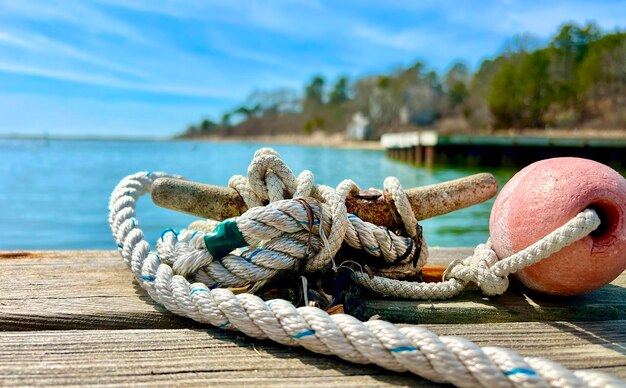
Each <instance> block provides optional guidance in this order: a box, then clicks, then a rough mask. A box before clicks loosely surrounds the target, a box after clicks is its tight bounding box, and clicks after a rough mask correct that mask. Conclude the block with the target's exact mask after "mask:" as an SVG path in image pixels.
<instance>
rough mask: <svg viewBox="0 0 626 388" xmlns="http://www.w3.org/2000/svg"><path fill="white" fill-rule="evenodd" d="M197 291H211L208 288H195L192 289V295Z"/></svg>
mask: <svg viewBox="0 0 626 388" xmlns="http://www.w3.org/2000/svg"><path fill="white" fill-rule="evenodd" d="M196 292H209V290H207V289H206V288H194V289H193V290H191V295H193V294H195V293H196Z"/></svg>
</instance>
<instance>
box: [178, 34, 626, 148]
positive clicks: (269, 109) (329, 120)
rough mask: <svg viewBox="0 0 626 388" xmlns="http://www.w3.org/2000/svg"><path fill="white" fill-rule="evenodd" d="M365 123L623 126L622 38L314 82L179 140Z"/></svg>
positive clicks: (584, 37) (482, 128) (558, 38)
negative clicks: (472, 65)
mask: <svg viewBox="0 0 626 388" xmlns="http://www.w3.org/2000/svg"><path fill="white" fill-rule="evenodd" d="M357 112H360V113H361V114H362V115H364V116H365V117H367V119H368V120H369V123H370V125H369V127H370V128H371V130H370V131H369V132H368V137H369V138H377V137H378V136H380V134H381V133H384V132H389V131H402V130H409V129H415V128H416V127H429V128H438V129H439V130H440V131H445V132H468V133H477V132H491V131H496V130H500V129H511V128H514V129H524V128H533V129H542V128H583V127H584V128H603V129H615V128H618V129H620V128H621V129H624V128H626V33H624V32H621V31H615V32H611V33H603V32H602V31H601V30H600V29H599V28H598V27H597V25H595V24H594V23H588V24H586V25H584V26H581V25H577V24H573V23H570V24H565V25H563V26H562V27H561V28H560V29H559V31H558V32H557V33H556V35H554V37H553V38H552V39H551V40H550V41H549V42H548V43H547V44H546V45H543V46H542V45H539V44H537V43H536V41H535V40H534V39H532V38H530V37H528V36H519V37H517V38H514V39H513V40H511V42H510V43H509V45H508V47H507V48H506V49H505V50H503V52H502V53H501V54H500V55H498V56H496V57H495V58H492V59H487V60H484V61H483V62H482V64H481V65H480V67H479V68H478V69H477V70H476V71H475V72H471V71H470V69H469V67H468V66H467V64H465V63H464V62H456V63H454V64H452V65H451V66H450V68H449V70H448V71H447V72H445V73H444V74H439V73H438V72H436V71H435V70H433V69H430V68H429V67H428V66H427V65H426V64H425V63H423V62H416V63H414V64H413V65H411V66H409V67H400V68H397V69H395V70H394V71H392V72H391V73H390V74H378V75H369V76H366V77H363V78H360V79H355V80H352V79H349V78H348V77H346V76H343V77H339V78H338V79H337V80H336V81H335V82H334V83H332V84H331V85H329V84H328V82H327V81H326V79H325V78H324V77H323V76H321V75H317V76H314V77H313V78H312V79H311V81H310V82H309V83H308V84H307V85H306V86H305V88H304V90H303V91H302V92H298V91H295V90H291V89H287V88H278V89H274V90H266V91H263V90H256V91H253V92H252V93H251V94H250V96H249V97H248V98H247V99H246V101H245V102H244V103H243V104H241V105H240V106H238V107H236V108H235V109H233V110H231V111H228V112H226V113H224V114H223V116H222V117H221V118H220V120H216V121H212V120H209V119H205V120H203V121H202V122H201V123H199V124H197V125H191V126H189V127H188V128H187V130H186V132H185V135H186V136H197V135H200V136H202V135H205V134H217V135H223V136H228V135H238V136H246V135H272V134H281V133H305V134H310V133H312V132H314V131H319V130H321V131H326V132H329V133H333V132H343V131H345V130H346V126H347V125H348V123H349V122H350V121H351V119H352V117H353V115H354V114H355V113H357Z"/></svg>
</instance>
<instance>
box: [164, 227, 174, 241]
mask: <svg viewBox="0 0 626 388" xmlns="http://www.w3.org/2000/svg"><path fill="white" fill-rule="evenodd" d="M169 232H172V233H174V236H176V237H178V231H177V230H176V229H172V228H167V229H165V230H164V231H163V232H162V233H161V240H162V239H163V237H164V236H165V235H166V234H167V233H169Z"/></svg>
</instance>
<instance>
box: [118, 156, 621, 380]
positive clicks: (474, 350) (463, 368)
mask: <svg viewBox="0 0 626 388" xmlns="http://www.w3.org/2000/svg"><path fill="white" fill-rule="evenodd" d="M256 156H257V157H255V160H257V159H259V163H258V164H257V165H259V166H260V167H262V168H261V169H260V170H258V171H263V169H265V170H264V171H265V172H264V173H263V174H261V173H260V172H258V171H257V170H256V169H255V168H252V165H251V171H250V170H249V177H248V179H247V180H246V179H245V178H243V179H241V177H240V178H233V179H231V187H237V190H238V192H239V193H240V194H242V197H243V198H244V200H245V201H246V204H248V206H250V210H248V212H246V213H245V214H244V215H242V216H241V217H239V218H237V226H238V227H239V228H240V230H241V233H242V235H243V236H244V238H245V240H246V242H247V243H250V244H251V245H254V246H255V248H254V249H248V250H247V251H245V252H243V253H242V254H241V255H240V256H237V255H235V254H230V255H227V256H226V257H224V258H222V259H221V260H219V261H218V260H213V258H212V257H210V254H208V252H207V250H206V247H203V246H202V243H203V236H205V235H206V231H207V230H211V229H210V227H208V225H207V224H204V223H203V224H195V226H194V229H195V230H183V231H181V232H176V231H172V230H168V231H166V232H164V234H163V236H162V238H161V239H159V243H158V246H157V250H156V252H154V251H151V250H150V245H149V243H148V242H146V241H145V239H144V235H143V232H142V230H141V229H140V225H139V222H138V221H137V219H136V218H135V204H136V201H137V199H138V197H139V196H141V195H143V194H145V193H146V192H149V191H150V189H151V186H152V183H153V182H154V180H155V179H157V178H159V177H163V176H167V175H166V174H162V173H152V174H149V173H148V174H147V173H137V174H134V175H131V176H128V177H126V178H124V179H123V180H122V181H121V182H120V183H119V184H118V186H117V187H116V188H115V190H114V192H113V194H112V195H111V200H110V204H109V208H110V216H109V223H110V226H111V230H112V232H113V236H114V238H115V240H116V242H117V244H118V246H119V250H120V253H121V255H122V257H123V258H124V261H125V262H126V263H127V264H128V265H129V267H130V268H131V270H132V272H133V274H134V275H135V277H136V279H137V281H138V282H139V283H140V284H141V286H142V287H143V288H145V289H146V290H147V292H148V293H149V294H150V296H151V297H152V298H153V299H154V300H155V301H157V302H158V303H160V304H162V305H163V306H165V307H166V308H167V309H168V310H169V311H171V312H173V313H175V314H178V315H182V316H185V317H189V318H192V319H194V320H196V321H198V322H203V323H208V324H211V325H214V326H217V327H220V328H224V329H232V330H239V331H241V332H243V333H245V334H246V335H249V336H251V337H255V338H271V339H272V340H274V341H276V342H278V343H281V344H285V345H299V346H303V347H305V348H307V349H309V350H311V351H314V352H317V353H321V354H334V355H336V356H339V357H341V358H343V359H345V360H348V361H352V362H356V363H374V364H377V365H380V366H382V367H384V368H387V369H390V370H394V371H400V372H402V371H410V372H412V373H415V374H416V375H419V376H422V377H424V378H427V379H430V380H432V381H436V382H442V383H443V382H447V383H452V384H454V385H457V386H461V387H469V386H485V387H491V386H503V387H504V386H507V387H510V386H516V387H517V386H520V387H521V386H523V387H528V386H555V387H557V386H558V387H562V386H592V387H601V386H602V387H609V386H614V387H617V386H623V385H622V382H620V381H619V380H617V379H615V378H613V377H611V376H608V375H605V374H602V373H598V372H593V371H576V372H572V371H569V370H568V369H566V368H564V367H562V366H560V365H558V364H556V363H553V362H551V361H548V360H544V359H539V358H524V357H521V356H519V355H518V354H516V353H515V352H513V351H511V350H508V349H503V348H496V347H485V348H480V347H479V346H478V345H476V344H474V343H472V342H470V341H468V340H465V339H463V338H458V337H444V336H442V337H438V336H437V335H436V334H434V333H432V332H430V331H428V330H426V329H425V328H421V327H416V326H411V327H402V328H397V327H396V326H394V325H392V324H391V323H388V322H384V321H376V320H375V321H369V322H361V321H359V320H357V319H356V318H354V317H352V316H349V315H345V314H336V315H332V316H331V315H328V314H327V313H326V312H324V311H323V310H321V309H318V308H315V307H309V306H305V307H300V308H295V307H294V306H293V305H292V304H291V303H289V302H287V301H284V300H280V299H276V300H270V301H263V300H262V299H260V298H258V297H257V296H254V295H251V294H239V295H234V294H233V293H232V292H231V291H229V290H228V289H225V288H215V287H220V286H224V285H225V284H228V285H232V286H237V285H244V284H248V283H250V282H251V281H257V280H256V279H268V278H270V277H271V276H273V275H274V274H275V273H276V272H278V271H280V270H282V269H285V268H293V264H295V263H297V261H298V260H306V261H305V263H304V264H305V270H309V271H310V270H317V269H321V268H325V267H327V266H328V265H329V264H330V263H332V260H333V256H334V255H335V254H336V252H337V250H338V249H339V247H340V246H341V243H342V242H343V241H344V240H345V241H346V242H347V243H350V241H352V244H354V245H355V247H358V248H360V247H364V248H366V249H364V250H365V251H366V252H367V251H368V249H367V248H368V247H371V246H373V245H375V244H378V245H377V247H379V250H380V252H381V253H380V256H381V257H384V258H385V260H388V257H391V256H386V255H392V254H393V253H394V252H395V253H398V252H401V251H402V249H397V248H396V244H399V245H401V244H402V241H404V243H405V246H404V247H405V248H408V246H409V245H410V244H408V242H407V241H408V240H406V239H405V240H402V239H399V240H396V239H395V237H390V236H389V233H387V234H386V235H387V236H388V237H387V238H388V239H389V240H387V239H385V238H383V237H381V236H382V235H381V234H380V233H379V232H377V230H378V229H379V228H377V227H375V226H373V227H371V226H369V225H367V223H365V222H363V221H361V220H359V221H352V218H349V217H348V216H347V214H346V210H345V204H344V200H345V197H346V196H347V195H348V194H349V193H350V192H351V191H353V190H354V187H355V186H353V184H352V183H346V184H344V185H343V186H342V185H340V186H339V187H338V189H337V190H333V189H330V188H327V187H324V186H314V185H313V184H312V179H311V178H312V175H309V174H310V173H308V174H301V175H300V177H303V178H302V179H300V177H298V179H291V178H290V177H292V176H293V174H291V171H290V170H288V168H287V167H286V166H284V163H283V164H281V163H280V162H279V160H280V158H279V157H278V155H277V154H276V153H275V152H271V151H267V150H266V151H261V152H260V153H258V155H256ZM257 175H258V177H257ZM268 177H270V178H269V179H268ZM257 178H258V179H257ZM263 178H265V184H263V183H262V182H263ZM385 186H386V187H387V184H386V185H385ZM251 187H254V189H252V188H251ZM390 187H396V188H397V192H396V193H395V194H393V195H394V200H395V201H397V202H396V206H398V204H400V206H398V209H400V208H402V207H403V205H402V201H403V199H402V197H401V194H400V192H401V187H399V183H398V184H397V185H396V183H395V182H393V181H391V183H390ZM284 192H287V194H288V195H295V194H297V195H302V196H304V195H311V196H314V198H313V199H307V200H306V204H307V205H306V206H308V207H309V209H307V208H306V206H305V205H304V204H302V203H301V202H298V201H296V200H291V201H281V200H279V198H282V197H283V194H284ZM267 199H273V200H274V201H275V202H272V203H270V205H268V206H266V207H253V206H255V205H259V204H261V203H262V201H263V200H267ZM408 209H409V210H410V206H409V207H408ZM401 211H404V210H401ZM311 213H312V215H313V217H312V218H313V219H314V220H316V222H317V223H316V224H315V222H313V224H314V225H312V224H311V223H309V222H308V221H309V220H311ZM585 214H586V215H587V214H588V217H587V216H585V217H583V218H584V219H585V220H586V219H587V218H593V216H594V214H595V213H593V214H592V213H585ZM401 215H402V213H401ZM595 217H596V218H597V216H595ZM413 219H414V218H413ZM403 220H410V221H411V222H412V221H413V220H411V218H410V217H407V218H405V217H404V215H403ZM301 221H307V222H306V223H303V222H301ZM405 222H406V221H405ZM577 222H579V223H584V222H585V221H584V220H583V221H577ZM568 224H569V223H568ZM409 225H410V224H409ZM409 225H405V226H406V227H407V231H408V233H412V230H411V229H410V226H409ZM413 225H415V224H413ZM203 228H205V229H203ZM351 228H353V229H354V231H355V232H354V234H353V235H350V233H352V231H351ZM581 228H582V229H581V230H587V228H588V227H587V226H582V227H581ZM368 233H371V235H370V234H368ZM572 233H574V234H572V236H575V235H577V234H575V232H572ZM580 233H582V232H580ZM349 235H350V237H349V238H348V237H347V236H349ZM361 235H364V236H366V237H363V236H361ZM396 237H399V236H396ZM414 237H417V236H414ZM572 238H574V237H572ZM564 239H565V240H566V238H562V237H555V238H554V241H555V242H556V243H558V242H559V241H562V240H564ZM357 240H358V242H357ZM389 241H393V243H392V244H390V243H389ZM359 244H360V245H359ZM547 244H549V243H547ZM383 247H385V248H384V249H383ZM392 247H393V248H392ZM536 249H537V250H530V251H529V252H527V253H526V254H520V255H516V256H514V257H512V258H509V260H508V261H507V264H503V265H500V266H497V265H496V264H495V263H491V262H490V260H491V258H489V259H488V258H485V259H471V258H468V259H466V260H463V261H460V262H457V263H456V264H455V265H454V266H452V268H451V270H450V271H449V273H448V276H451V277H452V279H450V280H448V281H446V282H444V283H443V284H446V285H447V286H445V287H449V288H450V289H452V290H453V291H447V292H460V290H461V289H462V288H463V286H464V284H465V283H467V282H468V281H478V282H479V283H480V282H482V283H489V282H490V281H491V280H489V279H491V274H492V273H493V274H495V276H498V277H502V276H506V275H504V274H505V273H506V272H507V271H514V270H517V269H519V268H521V266H523V265H524V264H525V263H528V262H531V261H533V260H540V259H536V258H537V257H540V256H541V255H544V254H547V252H549V251H550V250H551V249H552V248H549V247H546V246H545V245H541V246H540V247H538V248H536ZM405 251H406V249H405ZM483 251H488V250H487V249H486V248H480V249H477V252H483ZM402 253H403V254H404V253H405V252H402ZM410 253H413V254H418V255H420V256H419V260H421V263H423V262H424V261H425V258H426V255H425V254H424V253H423V252H410ZM422 255H423V256H422ZM309 256H310V257H309ZM409 256H410V255H409ZM478 256H480V255H479V254H477V255H475V256H474V257H478ZM487 256H489V257H491V256H490V255H489V254H488V255H487ZM481 257H482V256H481ZM411 260H412V258H411ZM474 262H476V263H478V264H476V265H477V266H478V267H479V268H480V270H465V269H464V268H465V267H471V266H472V265H474V264H473V263H474ZM457 267H458V269H455V268H457ZM485 268H488V269H485ZM198 269H200V270H198ZM194 271H197V272H195V274H194ZM177 273H185V274H188V275H190V276H195V278H196V280H198V279H203V280H207V281H208V282H202V283H200V282H197V283H193V284H190V283H189V281H188V280H187V279H186V278H185V277H183V276H181V275H180V274H177ZM466 273H469V275H466ZM357 275H358V273H357ZM457 276H459V279H456V277H457ZM368 279H369V278H368ZM375 279H377V280H376V281H375V282H372V284H373V285H372V288H373V289H376V287H377V285H380V282H379V280H380V279H385V278H382V277H375ZM468 279H471V280H468ZM218 281H219V282H218ZM380 281H382V280H380ZM385 281H391V282H397V281H395V280H391V279H386V280H385ZM205 283H206V284H209V286H207V285H206V284H205ZM404 283H407V282H404ZM364 284H367V282H364ZM414 284H415V286H416V287H419V285H420V284H422V286H421V287H425V289H426V288H428V287H429V286H425V285H424V284H423V283H414ZM394 287H396V286H392V287H390V288H389V289H390V290H395V289H396V288H394ZM385 292H386V291H385V290H383V292H382V293H385ZM409 292H414V291H408V290H407V293H405V294H404V295H405V296H404V297H406V296H407V295H409V294H408V293H409ZM427 293H428V291H424V295H426V294H427ZM437 295H438V294H437ZM434 297H436V295H435V296H434Z"/></svg>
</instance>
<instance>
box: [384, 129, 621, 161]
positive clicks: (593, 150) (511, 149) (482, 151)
mask: <svg viewBox="0 0 626 388" xmlns="http://www.w3.org/2000/svg"><path fill="white" fill-rule="evenodd" d="M381 144H382V146H383V147H384V148H385V151H386V153H387V156H388V157H390V158H392V159H397V160H402V161H405V162H408V163H412V164H415V165H418V166H426V167H432V166H434V165H454V166H494V167H499V166H504V167H523V166H527V165H529V164H531V163H533V162H536V161H538V160H542V159H547V158H554V157H563V156H575V157H580V158H586V159H591V160H595V161H598V162H600V163H604V164H606V165H609V166H611V167H613V168H617V169H625V168H626V137H625V138H605V139H603V138H597V139H596V138H587V137H578V138H573V137H543V136H504V135H497V136H485V135H473V136H470V135H440V134H437V132H435V131H421V132H403V133H388V134H384V135H383V136H382V137H381Z"/></svg>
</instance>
